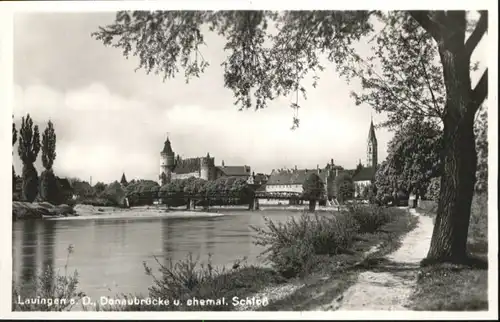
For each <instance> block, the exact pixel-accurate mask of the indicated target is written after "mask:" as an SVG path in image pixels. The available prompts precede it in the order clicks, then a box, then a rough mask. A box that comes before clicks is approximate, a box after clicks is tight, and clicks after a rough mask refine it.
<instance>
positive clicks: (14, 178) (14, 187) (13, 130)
mask: <svg viewBox="0 0 500 322" xmlns="http://www.w3.org/2000/svg"><path fill="white" fill-rule="evenodd" d="M12 117H14V116H12ZM16 142H17V129H16V123H14V122H12V148H14V145H15V144H16ZM12 153H14V150H12ZM16 181H17V180H16V171H15V170H14V165H12V193H14V192H15V191H16Z"/></svg>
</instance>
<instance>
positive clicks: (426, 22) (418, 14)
mask: <svg viewBox="0 0 500 322" xmlns="http://www.w3.org/2000/svg"><path fill="white" fill-rule="evenodd" d="M410 15H411V16H412V17H413V19H415V20H416V21H417V22H418V23H419V24H420V26H422V28H424V29H425V30H426V31H427V32H429V33H430V34H431V36H432V38H434V39H435V40H436V41H438V40H439V38H440V33H439V24H438V23H436V22H435V21H432V20H431V18H430V17H429V11H427V10H426V11H424V10H411V11H410Z"/></svg>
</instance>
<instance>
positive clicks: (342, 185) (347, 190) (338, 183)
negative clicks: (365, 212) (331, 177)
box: [334, 172, 355, 203]
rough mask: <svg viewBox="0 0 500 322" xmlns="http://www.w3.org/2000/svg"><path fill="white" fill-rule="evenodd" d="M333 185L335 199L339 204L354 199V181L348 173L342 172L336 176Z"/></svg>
mask: <svg viewBox="0 0 500 322" xmlns="http://www.w3.org/2000/svg"><path fill="white" fill-rule="evenodd" d="M334 184H335V189H336V191H337V199H338V201H339V202H340V203H343V202H345V201H346V200H349V199H352V198H353V197H354V192H355V186H354V181H353V179H352V177H351V176H350V175H349V174H348V173H345V172H342V173H340V174H339V175H338V176H336V177H335V181H334Z"/></svg>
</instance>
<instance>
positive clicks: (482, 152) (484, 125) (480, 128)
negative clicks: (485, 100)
mask: <svg viewBox="0 0 500 322" xmlns="http://www.w3.org/2000/svg"><path fill="white" fill-rule="evenodd" d="M474 125H475V126H474V132H475V135H476V151H477V170H476V186H475V190H476V192H479V193H487V192H488V110H487V108H486V107H483V108H482V109H481V110H480V111H479V113H478V118H477V120H476V122H475V124H474Z"/></svg>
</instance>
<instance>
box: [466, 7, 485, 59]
mask: <svg viewBox="0 0 500 322" xmlns="http://www.w3.org/2000/svg"><path fill="white" fill-rule="evenodd" d="M480 13H481V17H480V18H479V21H478V22H477V25H476V28H474V31H473V32H472V34H471V35H470V36H469V38H468V39H467V41H466V42H465V51H466V53H467V57H470V56H471V55H472V52H473V51H474V49H475V48H476V46H477V44H478V43H479V42H480V41H481V39H482V38H483V36H484V34H485V33H486V31H487V30H488V12H487V11H480Z"/></svg>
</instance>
